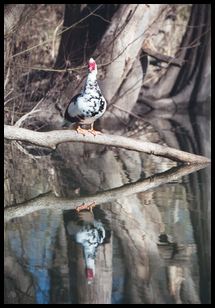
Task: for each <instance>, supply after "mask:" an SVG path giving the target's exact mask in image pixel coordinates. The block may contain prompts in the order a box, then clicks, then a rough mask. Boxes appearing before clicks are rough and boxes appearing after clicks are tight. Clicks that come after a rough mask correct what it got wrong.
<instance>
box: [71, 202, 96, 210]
mask: <svg viewBox="0 0 215 308" xmlns="http://www.w3.org/2000/svg"><path fill="white" fill-rule="evenodd" d="M95 206H96V203H95V201H94V202H92V203H90V204H85V203H83V204H81V205H79V206H77V207H76V208H75V209H76V211H77V212H80V211H82V210H89V211H90V212H92V210H93V208H94V207H95Z"/></svg>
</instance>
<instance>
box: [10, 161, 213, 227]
mask: <svg viewBox="0 0 215 308" xmlns="http://www.w3.org/2000/svg"><path fill="white" fill-rule="evenodd" d="M206 166H207V164H199V165H189V166H180V167H173V168H171V169H170V170H167V171H165V172H162V173H158V174H156V175H153V176H151V177H148V178H146V179H144V180H143V181H138V182H136V183H132V184H126V185H124V186H122V187H118V188H113V189H110V190H108V191H104V192H100V193H97V194H95V195H89V196H86V197H78V198H74V199H67V198H61V197H56V196H54V195H53V194H52V193H48V194H45V195H43V196H39V197H36V198H34V199H33V200H30V201H27V202H25V203H22V204H19V205H15V206H10V207H6V208H5V210H4V220H5V222H7V221H9V220H10V219H13V218H16V217H21V216H25V215H27V214H30V213H32V212H35V211H39V210H42V209H50V210H60V211H61V210H73V209H75V208H76V207H77V206H79V205H81V204H83V203H92V202H95V203H96V204H99V205H101V204H103V203H106V202H111V201H114V200H116V199H119V198H122V197H127V196H130V195H132V194H136V193H140V192H144V191H147V190H149V189H152V188H155V187H158V186H160V185H162V184H165V183H168V182H171V181H176V180H177V179H179V178H180V177H182V176H185V175H187V174H189V173H192V172H194V171H197V170H200V169H202V168H204V167H206Z"/></svg>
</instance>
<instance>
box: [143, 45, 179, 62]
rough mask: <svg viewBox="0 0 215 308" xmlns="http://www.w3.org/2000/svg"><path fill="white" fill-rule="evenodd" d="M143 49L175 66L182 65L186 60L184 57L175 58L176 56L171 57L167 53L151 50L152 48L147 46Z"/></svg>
mask: <svg viewBox="0 0 215 308" xmlns="http://www.w3.org/2000/svg"><path fill="white" fill-rule="evenodd" d="M142 50H143V51H144V52H145V53H147V54H148V55H149V56H151V57H153V58H156V59H157V60H160V61H162V62H166V63H168V64H172V65H175V66H179V67H181V66H182V65H183V64H184V62H185V60H184V59H180V58H174V57H170V56H167V55H163V54H161V53H158V52H156V51H153V50H151V49H150V48H147V47H143V48H142Z"/></svg>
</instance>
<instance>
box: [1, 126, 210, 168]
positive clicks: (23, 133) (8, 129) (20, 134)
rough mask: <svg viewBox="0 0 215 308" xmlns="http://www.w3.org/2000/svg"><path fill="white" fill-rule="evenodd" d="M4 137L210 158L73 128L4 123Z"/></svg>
mask: <svg viewBox="0 0 215 308" xmlns="http://www.w3.org/2000/svg"><path fill="white" fill-rule="evenodd" d="M4 137H5V138H6V139H10V140H20V141H28V142H30V143H32V144H35V145H38V146H42V147H48V148H51V149H56V146H57V145H58V144H60V143H64V142H84V143H94V144H103V145H109V146H114V147H120V148H125V149H128V150H134V151H138V152H144V153H147V154H153V155H156V156H162V157H165V158H169V159H171V160H174V161H179V162H183V163H189V164H190V163H193V164H198V163H210V159H208V158H207V157H204V156H200V155H195V154H191V153H188V152H184V151H180V150H177V149H174V148H170V147H166V146H162V145H159V144H155V143H151V142H143V141H141V140H135V139H133V138H128V137H122V136H115V135H107V134H102V135H97V136H93V135H92V134H90V133H89V134H87V135H85V136H83V135H81V134H78V133H77V132H76V131H75V130H54V131H50V132H36V131H32V130H29V129H26V128H18V127H15V126H10V125H4Z"/></svg>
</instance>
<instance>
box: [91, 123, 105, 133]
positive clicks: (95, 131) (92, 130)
mask: <svg viewBox="0 0 215 308" xmlns="http://www.w3.org/2000/svg"><path fill="white" fill-rule="evenodd" d="M93 125H94V123H92V124H91V127H90V129H89V130H88V132H89V133H91V134H93V135H94V136H96V135H102V132H100V131H98V130H95V129H94V128H93Z"/></svg>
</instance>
